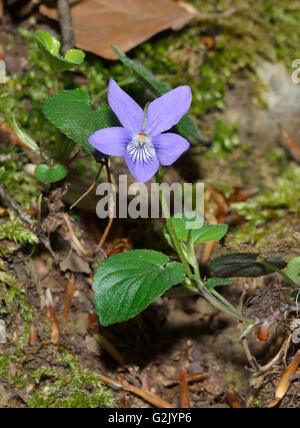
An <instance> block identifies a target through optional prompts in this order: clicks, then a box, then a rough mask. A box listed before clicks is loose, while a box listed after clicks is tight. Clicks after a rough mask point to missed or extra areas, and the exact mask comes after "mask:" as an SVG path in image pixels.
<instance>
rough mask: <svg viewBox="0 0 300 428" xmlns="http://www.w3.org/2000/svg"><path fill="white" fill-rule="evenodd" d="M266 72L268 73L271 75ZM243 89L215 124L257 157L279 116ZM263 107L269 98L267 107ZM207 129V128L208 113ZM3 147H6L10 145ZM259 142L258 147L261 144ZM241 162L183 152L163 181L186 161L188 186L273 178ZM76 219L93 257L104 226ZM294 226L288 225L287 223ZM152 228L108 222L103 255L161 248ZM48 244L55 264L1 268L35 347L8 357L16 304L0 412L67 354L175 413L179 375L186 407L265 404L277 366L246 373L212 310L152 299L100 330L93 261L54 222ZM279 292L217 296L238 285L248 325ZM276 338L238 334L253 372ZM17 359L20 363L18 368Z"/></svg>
mask: <svg viewBox="0 0 300 428" xmlns="http://www.w3.org/2000/svg"><path fill="white" fill-rule="evenodd" d="M5 57H6V59H7V61H8V68H9V71H10V72H18V71H19V70H20V69H22V66H21V65H20V64H22V61H23V62H24V61H25V59H24V55H23V53H22V52H21V50H20V49H19V50H18V49H16V47H15V46H13V45H7V46H5ZM265 66H266V65H265ZM269 67H270V66H269ZM262 68H263V67H261V69H260V72H261V73H263V71H261V70H262ZM268 70H269V69H268ZM269 71H270V70H269ZM275 72H276V69H275V71H274V70H273V71H272V73H275ZM270 73H271V72H270ZM283 74H284V72H283ZM251 88H252V86H251V84H250V83H249V82H248V81H247V80H243V79H241V80H238V81H237V82H236V85H235V88H233V89H232V90H230V91H229V93H228V97H227V101H226V102H227V107H226V108H225V109H224V113H223V114H222V117H223V118H224V119H229V120H233V119H234V121H235V122H239V123H240V124H241V126H240V128H239V133H240V134H239V136H240V138H241V139H243V140H245V139H247V141H249V142H250V144H251V150H252V154H253V155H254V156H256V157H257V158H260V157H261V156H263V155H264V152H265V150H266V148H268V147H274V146H279V141H278V140H279V134H278V129H277V125H276V121H277V120H278V119H279V118H280V119H281V120H285V119H286V118H285V117H282V111H281V110H280V109H279V110H278V106H279V104H280V102H279V101H278V100H277V101H276V102H275V101H274V99H275V98H276V97H275V95H274V97H275V98H274V97H273V98H272V103H273V104H272V105H270V104H269V107H268V108H262V107H261V106H259V105H256V104H255V103H253V93H252V89H251ZM275 93H276V88H275V90H274V94H275ZM241 94H242V95H241ZM270 99H271V95H270V94H269V102H270V103H271V101H270ZM299 99H300V98H299ZM298 103H299V101H298ZM249 106H251V108H249ZM298 107H299V108H298V109H294V110H293V112H292V114H290V116H289V119H288V125H289V130H290V131H291V133H292V134H293V135H294V136H295V138H296V137H297V133H298V132H299V131H298V126H297V121H296V120H295V118H297V119H298V116H299V109H300V106H299V105H298ZM262 115H263V117H262ZM291 116H293V117H291ZM207 120H208V121H210V120H211V118H210V116H209V115H208V116H207ZM262 122H263V124H262ZM285 124H286V122H285ZM262 129H263V131H262ZM298 135H299V134H298ZM0 137H1V141H2V142H3V141H5V140H4V138H6V139H7V138H8V139H9V137H8V135H7V133H1V135H0ZM10 142H11V144H14V141H13V140H10ZM262 142H264V143H265V144H264V145H262ZM247 156H248V155H247V154H244V153H243V152H242V151H241V150H237V151H236V152H234V153H232V154H230V155H229V157H228V158H227V159H221V158H220V159H216V158H213V159H209V158H208V159H203V160H202V159H200V157H197V156H196V155H195V156H193V152H191V154H189V155H187V157H185V158H183V159H182V160H181V161H180V163H179V164H178V165H177V166H176V169H175V168H174V169H173V168H171V169H170V171H169V172H168V174H169V175H172V174H175V175H176V176H177V177H178V172H176V171H180V174H181V175H180V176H179V179H180V180H182V179H188V177H189V175H190V174H191V170H190V169H189V171H186V169H185V168H184V164H185V163H186V162H189V161H190V159H191V160H192V161H193V163H194V164H195V168H194V169H193V175H194V177H196V178H197V179H201V178H202V179H203V178H204V179H206V178H207V176H208V175H209V176H210V178H213V179H214V180H215V181H222V180H224V181H225V182H228V184H230V185H233V184H234V185H235V186H244V185H245V180H244V178H245V177H246V178H248V183H247V185H248V188H257V187H259V188H262V187H264V183H263V179H264V177H265V175H268V176H269V179H270V180H274V179H275V177H276V174H277V171H276V168H274V167H272V166H270V168H268V170H267V172H266V171H263V172H262V171H261V170H258V166H257V164H256V163H255V162H248V163H247V168H240V169H238V170H234V169H233V168H229V167H228V164H231V165H232V164H233V163H234V162H236V161H247ZM254 156H253V157H254ZM253 157H252V158H251V159H253ZM291 162H292V160H291ZM112 167H113V168H112V169H113V171H114V172H117V171H118V170H119V168H123V166H122V165H121V166H120V165H119V164H117V163H115V164H113V165H112ZM182 171H183V172H182ZM208 171H210V174H208ZM211 171H213V173H212V174H211ZM212 176H213V177H212ZM249 177H250V178H249ZM170 179H172V177H170ZM86 187H87V186H85V184H81V186H80V187H79V190H78V189H76V190H74V189H73V190H74V192H73V190H72V188H71V190H70V191H71V193H69V196H67V198H66V199H65V202H66V203H68V202H70V201H71V199H73V200H74V199H76V197H75V195H76V194H80V193H82V190H84V189H85V188H86ZM72 192H73V193H72ZM91 198H92V199H91V200H90V202H89V203H87V202H86V203H85V207H87V206H88V205H90V206H91V207H93V206H94V201H95V195H91ZM88 211H89V210H85V211H83V210H82V209H80V208H79V209H77V210H76V211H75V212H76V219H75V220H74V219H73V218H72V227H73V229H74V230H75V233H76V236H78V239H79V241H80V243H81V245H82V246H83V247H84V248H85V249H86V250H89V249H94V248H95V246H96V245H97V242H98V240H99V238H100V237H101V235H102V233H103V231H104V229H105V226H106V223H105V222H104V221H99V219H97V217H96V216H95V215H94V214H92V213H91V212H88ZM91 211H92V210H91ZM298 223H299V222H298ZM298 223H296V224H297V225H298V226H299V224H298ZM160 227H161V224H160V223H159V222H158V223H155V224H153V223H150V222H144V221H141V222H135V223H132V222H125V221H119V220H116V221H115V223H114V226H113V229H112V231H111V233H110V235H109V237H108V239H107V241H106V244H105V247H104V250H105V251H111V250H112V248H119V250H116V251H123V250H126V249H130V248H151V249H159V250H161V249H162V248H164V249H166V247H165V244H163V243H162V241H161V236H160V234H159V232H153V230H154V231H155V230H159V228H160ZM51 243H52V247H53V250H54V252H55V254H56V257H57V260H56V262H54V260H53V258H52V256H51V254H50V253H49V251H47V250H45V248H44V247H42V246H39V248H38V249H36V250H35V251H34V253H32V252H30V250H27V251H26V250H24V249H23V250H19V251H17V252H15V253H14V254H13V256H11V257H10V258H8V260H7V264H8V266H9V272H10V274H11V275H13V277H14V278H15V279H16V280H17V282H18V283H19V284H21V285H22V288H23V289H24V294H25V296H26V299H27V300H28V302H29V303H30V305H31V306H32V308H33V314H34V315H33V322H32V325H33V326H34V329H35V332H36V335H37V341H36V342H35V341H33V340H32V341H31V344H29V343H28V342H27V343H26V345H25V346H24V347H22V348H21V349H20V348H19V346H18V344H19V340H20V338H21V337H22V335H23V334H24V332H25V323H24V319H23V317H22V315H21V313H20V310H19V309H20V308H19V306H18V305H15V307H13V306H12V308H11V313H10V314H9V317H8V318H7V320H6V328H7V335H6V341H7V342H6V343H5V344H0V355H10V356H15V357H16V359H12V361H11V362H10V363H9V372H8V376H7V378H2V379H1V380H2V381H3V382H2V384H0V407H1V408H2V407H10V408H11V407H13V408H18V407H26V406H27V404H28V400H29V395H30V393H31V392H32V390H34V389H36V388H44V387H45V385H46V386H47V384H46V383H45V384H42V385H38V384H37V383H36V384H32V383H31V389H28V385H26V386H25V387H24V388H23V389H22V388H20V387H19V386H18V384H17V382H16V380H15V377H14V376H15V375H16V374H21V375H23V376H24V377H25V378H26V379H28V381H29V380H30V376H31V375H32V373H34V371H35V370H37V369H39V368H41V367H45V368H51V369H53V370H56V369H57V370H60V371H61V370H63V374H62V376H63V377H67V368H64V367H63V368H61V366H60V364H59V362H58V358H59V355H60V353H61V349H67V350H68V351H69V352H70V353H71V354H73V355H76V356H77V357H78V358H79V361H80V365H81V367H82V368H88V369H90V370H91V371H93V372H94V373H97V374H99V375H101V376H105V377H106V378H109V379H111V380H112V381H114V382H115V383H118V384H121V385H123V386H124V385H127V383H129V384H130V385H133V386H136V387H138V388H140V389H141V390H142V391H145V392H150V393H151V394H154V395H156V396H157V397H159V398H161V399H163V400H165V401H167V402H168V403H170V404H171V405H173V406H175V407H182V406H183V405H184V403H186V401H184V400H186V399H187V393H183V392H182V391H183V388H184V385H185V378H184V375H183V374H184V373H187V374H188V376H189V379H190V381H189V387H188V392H189V394H188V395H189V406H190V407H191V408H204V407H212V408H217V407H225V408H229V407H263V406H265V405H266V404H267V403H269V402H271V401H272V399H273V398H274V391H275V385H276V384H277V382H278V380H279V379H280V377H281V375H282V374H283V371H284V367H282V366H281V365H276V366H275V367H273V368H272V369H271V370H269V371H266V372H264V373H259V372H258V371H255V370H254V369H253V368H251V366H250V364H249V361H248V359H247V356H246V354H245V350H244V348H243V345H242V342H241V341H238V337H239V335H240V334H241V331H242V330H241V326H240V325H239V324H237V323H236V322H233V321H231V320H230V319H229V318H228V317H226V316H224V315H223V314H221V313H219V312H218V311H216V310H215V309H214V308H212V307H211V306H210V305H209V304H208V303H207V302H206V301H205V300H204V299H202V298H200V297H193V296H192V297H184V298H168V297H161V298H159V299H158V300H157V301H156V302H154V303H153V304H152V305H151V306H150V307H149V308H148V309H146V310H145V311H144V312H143V313H142V314H141V315H140V316H138V317H137V318H135V319H132V320H130V321H129V322H126V323H123V324H118V325H114V326H111V327H107V328H104V327H102V326H100V325H99V323H98V320H97V318H96V316H95V313H94V304H93V293H92V288H91V284H92V277H93V272H94V269H95V264H94V263H93V262H91V260H90V258H89V257H85V256H83V255H82V254H80V251H78V248H77V249H75V250H74V246H73V248H72V244H71V243H70V235H69V231H68V229H67V227H66V224H65V223H63V222H62V223H61V224H59V225H57V231H56V232H54V233H53V234H51ZM229 247H230V245H229V243H228V240H227V241H225V242H223V243H221V244H218V245H216V246H215V248H214V251H213V256H215V255H219V254H222V253H225V252H227V250H228V248H229ZM237 247H238V246H237ZM231 248H232V247H231ZM242 248H243V250H247V251H256V246H255V245H252V244H248V245H247V246H246V245H245V246H243V247H242ZM168 251H169V250H168ZM298 252H299V250H298V242H294V243H293V244H291V245H290V246H288V247H286V248H284V247H282V246H281V247H279V246H278V243H277V242H276V241H275V242H274V241H272V240H271V239H270V245H269V246H268V247H267V248H266V249H264V250H263V255H273V256H274V255H280V256H281V257H282V258H284V259H286V260H289V258H290V257H291V256H295V255H297V254H298ZM97 257H98V259H101V257H102V255H101V253H97ZM199 260H201V252H200V254H199ZM70 272H71V274H73V275H74V278H75V284H74V291H73V295H72V300H71V306H70V311H69V315H68V320H67V324H66V327H65V330H64V332H62V323H63V319H64V307H65V299H66V297H65V295H66V289H67V285H68V282H69V280H70ZM285 287H286V284H285V283H283V282H282V281H281V280H280V277H279V276H278V275H277V274H273V275H268V276H267V277H265V278H257V279H247V280H242V279H237V280H236V282H235V285H234V286H233V287H230V288H227V289H226V288H224V289H222V290H221V292H222V294H223V295H224V296H225V297H226V298H227V299H228V300H229V301H230V302H231V303H232V304H234V305H238V304H239V301H240V296H241V294H242V292H243V290H244V289H245V288H246V289H247V295H246V298H245V300H244V302H245V303H244V309H246V310H248V311H249V313H250V312H252V313H256V314H258V316H269V315H272V313H274V311H275V310H277V309H278V308H279V307H281V306H282V305H283V304H284V303H285V294H284V290H285ZM47 289H50V290H51V292H52V296H53V301H54V310H55V314H56V317H57V320H58V325H59V329H60V336H59V340H58V342H59V343H53V342H54V340H53V319H52V322H51V320H50V317H49V313H47V311H46V300H45V293H46V290H47ZM287 337H288V328H287V323H286V322H284V321H283V320H282V319H281V320H280V322H279V323H276V325H275V326H274V327H273V328H272V331H271V334H270V337H269V339H268V340H267V341H266V342H259V341H258V340H257V330H254V331H252V332H251V333H250V335H249V336H248V342H249V346H250V349H251V353H252V354H253V355H254V356H255V358H256V359H257V361H258V363H259V364H260V365H261V366H263V365H265V364H267V363H268V361H270V360H271V359H272V358H273V357H274V356H275V355H276V353H277V352H278V350H279V349H280V347H281V346H282V343H283V342H284V340H285V339H286V338H287ZM31 339H32V337H31ZM112 347H113V348H112ZM116 351H117V352H116ZM295 351H296V346H294V345H291V347H290V348H289V353H288V356H287V358H289V357H291V356H292V355H293V354H294V353H295ZM19 360H21V361H22V363H21V368H20V363H19ZM64 370H65V372H64ZM0 373H1V371H0ZM0 377H1V376H0ZM108 387H109V386H108ZM123 389H124V388H123ZM111 390H112V393H113V396H114V398H115V400H116V405H117V406H118V407H121V408H122V407H124V408H125V407H126V408H128V407H133V408H135V407H151V406H152V405H153V403H152V404H151V402H149V400H147V399H141V398H140V397H138V396H137V395H136V394H133V393H130V392H128V391H124V390H115V389H114V388H112V389H111ZM297 399H298V403H299V382H295V383H294V384H293V385H292V387H291V388H290V390H289V392H288V393H287V394H286V396H285V397H284V399H283V401H282V402H281V404H280V405H281V406H282V407H298V406H299V404H297Z"/></svg>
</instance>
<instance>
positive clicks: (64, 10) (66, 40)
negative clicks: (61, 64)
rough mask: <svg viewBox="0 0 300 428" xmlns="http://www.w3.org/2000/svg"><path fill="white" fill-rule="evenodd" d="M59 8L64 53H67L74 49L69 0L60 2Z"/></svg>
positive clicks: (60, 0) (58, 2)
mask: <svg viewBox="0 0 300 428" xmlns="http://www.w3.org/2000/svg"><path fill="white" fill-rule="evenodd" d="M57 8H58V16H59V22H60V29H61V34H62V39H63V46H62V51H63V53H66V52H67V51H68V50H69V49H72V48H73V47H74V34H73V28H72V16H71V9H70V2H69V0H58V1H57Z"/></svg>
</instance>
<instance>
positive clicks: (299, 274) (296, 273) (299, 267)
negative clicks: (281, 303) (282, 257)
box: [285, 257, 300, 285]
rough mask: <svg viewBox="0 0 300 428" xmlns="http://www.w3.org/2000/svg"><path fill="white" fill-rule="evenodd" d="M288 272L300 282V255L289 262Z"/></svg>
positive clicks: (295, 281) (293, 279) (294, 279)
mask: <svg viewBox="0 0 300 428" xmlns="http://www.w3.org/2000/svg"><path fill="white" fill-rule="evenodd" d="M285 272H286V274H287V276H288V277H289V278H291V280H292V281H294V283H295V284H297V285H299V284H300V257H294V258H293V259H292V260H290V261H289V262H288V265H287V267H286V271H285Z"/></svg>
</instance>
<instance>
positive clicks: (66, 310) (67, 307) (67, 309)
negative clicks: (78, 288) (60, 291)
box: [62, 272, 75, 333]
mask: <svg viewBox="0 0 300 428" xmlns="http://www.w3.org/2000/svg"><path fill="white" fill-rule="evenodd" d="M74 282H75V278H74V274H73V273H71V272H70V276H69V281H68V285H67V289H66V296H65V306H64V314H63V321H62V332H63V333H64V332H65V328H66V325H67V322H68V317H69V312H70V307H71V300H72V297H73V292H74Z"/></svg>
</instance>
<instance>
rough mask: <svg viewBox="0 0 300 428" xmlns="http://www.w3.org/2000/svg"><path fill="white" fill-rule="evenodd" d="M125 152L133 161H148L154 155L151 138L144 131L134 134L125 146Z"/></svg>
mask: <svg viewBox="0 0 300 428" xmlns="http://www.w3.org/2000/svg"><path fill="white" fill-rule="evenodd" d="M127 153H128V155H129V156H130V158H131V159H132V160H133V161H134V162H144V163H148V162H149V161H150V160H151V159H153V157H155V156H156V154H155V148H154V146H153V144H152V142H151V138H150V137H148V135H147V134H145V133H144V132H140V133H138V134H135V135H134V137H133V139H132V141H131V142H130V143H129V144H128V146H127Z"/></svg>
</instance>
